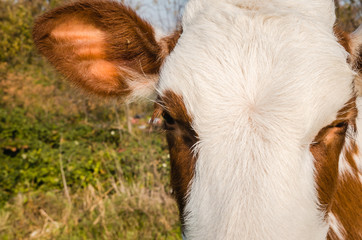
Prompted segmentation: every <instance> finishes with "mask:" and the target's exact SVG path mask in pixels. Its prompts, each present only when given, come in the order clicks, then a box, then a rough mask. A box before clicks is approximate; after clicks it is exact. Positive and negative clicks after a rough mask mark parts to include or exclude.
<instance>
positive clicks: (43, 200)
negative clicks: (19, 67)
mask: <svg viewBox="0 0 362 240" xmlns="http://www.w3.org/2000/svg"><path fill="white" fill-rule="evenodd" d="M44 69H45V70H44ZM47 69H50V68H48V67H46V68H42V69H40V68H31V69H27V70H26V71H15V70H13V69H9V68H7V65H6V64H3V65H1V83H0V84H1V85H0V87H1V94H0V104H1V109H0V140H1V145H0V146H1V151H0V158H1V169H0V171H1V173H0V238H1V239H32V238H33V239H50V238H51V239H52V238H54V239H115V238H117V239H178V238H179V236H180V226H179V223H178V216H177V214H178V213H177V208H176V205H175V202H174V200H173V199H172V197H171V194H170V191H171V189H170V187H169V184H168V182H169V180H168V179H169V155H168V151H167V144H166V142H165V140H164V137H163V134H162V130H152V131H151V130H150V128H149V125H148V123H147V121H148V118H149V117H150V115H151V114H152V104H151V105H150V104H148V105H147V104H145V103H140V104H137V105H136V104H134V105H131V106H130V113H129V114H130V116H133V115H136V113H138V115H141V117H138V118H137V119H133V122H134V124H133V131H132V134H130V133H129V131H128V129H127V121H126V117H125V113H124V109H125V107H124V105H122V104H119V103H117V102H116V101H104V102H103V101H100V100H99V99H92V98H89V97H87V96H86V95H84V94H77V93H76V91H75V90H74V89H72V88H71V86H70V85H69V84H68V83H64V81H61V78H60V77H59V76H57V75H56V74H55V73H54V72H53V71H52V70H47Z"/></svg>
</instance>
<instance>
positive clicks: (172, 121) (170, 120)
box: [162, 110, 176, 125]
mask: <svg viewBox="0 0 362 240" xmlns="http://www.w3.org/2000/svg"><path fill="white" fill-rule="evenodd" d="M162 117H163V119H164V120H165V123H166V124H168V125H174V124H175V122H176V121H175V119H174V118H173V117H172V116H171V115H170V113H168V112H167V111H165V110H163V112H162Z"/></svg>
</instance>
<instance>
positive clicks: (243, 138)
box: [158, 0, 354, 240]
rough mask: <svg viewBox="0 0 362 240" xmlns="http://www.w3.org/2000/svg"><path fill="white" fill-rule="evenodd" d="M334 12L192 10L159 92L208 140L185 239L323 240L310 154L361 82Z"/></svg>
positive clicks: (286, 4) (294, 5)
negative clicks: (178, 100)
mask: <svg viewBox="0 0 362 240" xmlns="http://www.w3.org/2000/svg"><path fill="white" fill-rule="evenodd" d="M251 6H254V7H255V6H257V7H255V8H252V7H251ZM310 6H313V7H315V8H316V9H313V8H312V7H310ZM333 11H334V9H333V7H332V1H300V0H298V1H281V0H274V1H273V0H269V1H232V0H218V1H216V0H211V1H204V0H203V1H196V0H191V1H190V2H189V4H188V6H187V7H186V10H185V17H184V22H183V26H184V32H183V35H182V36H181V38H180V39H179V42H178V44H177V46H176V48H175V49H174V51H173V52H172V53H171V55H170V56H169V57H168V59H167V60H166V63H165V65H164V67H163V69H162V72H161V78H160V82H159V86H158V91H159V92H160V93H161V94H162V92H164V91H166V90H172V91H174V92H175V93H177V94H179V95H181V96H182V97H183V100H184V103H185V105H186V108H187V110H188V112H189V114H190V115H191V116H192V119H193V123H192V124H193V127H194V129H195V131H196V132H197V134H198V136H199V139H200V141H199V143H198V144H197V146H196V147H195V151H197V152H198V159H197V163H196V169H195V177H194V179H193V181H192V184H191V188H190V192H189V197H188V199H187V200H188V202H187V205H186V211H187V213H188V214H187V216H186V236H187V237H188V238H190V239H308V240H310V239H324V238H325V235H326V233H327V229H328V226H327V224H326V222H324V221H323V217H322V215H323V214H322V213H321V212H320V211H319V210H318V203H317V194H316V190H315V182H314V175H313V169H314V165H313V161H314V160H313V157H312V156H311V154H310V152H309V144H310V143H311V142H312V140H313V138H314V137H315V136H316V134H317V133H318V131H319V130H320V129H321V128H322V127H324V126H326V125H328V124H329V123H331V122H332V121H333V120H335V118H336V116H337V112H338V110H340V109H341V108H342V107H343V105H344V104H345V103H346V102H347V101H348V100H349V99H350V98H351V97H352V94H353V93H352V81H353V78H354V73H353V71H352V70H351V69H350V67H349V66H348V64H347V63H346V58H347V53H346V52H345V51H344V49H343V48H342V47H341V46H340V45H339V44H338V43H337V41H336V39H335V37H334V35H333V29H332V26H333V22H334V14H333ZM318 13H319V14H318ZM320 13H325V14H320Z"/></svg>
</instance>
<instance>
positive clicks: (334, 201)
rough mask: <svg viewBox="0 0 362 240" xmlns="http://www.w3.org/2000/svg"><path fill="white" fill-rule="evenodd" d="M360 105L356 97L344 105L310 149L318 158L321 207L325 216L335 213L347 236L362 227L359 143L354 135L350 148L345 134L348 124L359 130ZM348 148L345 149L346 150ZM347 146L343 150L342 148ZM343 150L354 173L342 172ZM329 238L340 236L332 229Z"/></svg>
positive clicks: (355, 233) (318, 187)
mask: <svg viewBox="0 0 362 240" xmlns="http://www.w3.org/2000/svg"><path fill="white" fill-rule="evenodd" d="M356 118H357V108H356V103H355V98H354V99H352V100H351V101H350V102H349V103H348V104H347V105H346V107H345V108H343V109H342V110H341V111H340V112H339V114H338V117H337V120H336V121H335V122H333V123H332V124H331V125H329V126H327V127H325V128H323V129H322V130H321V131H320V132H319V133H318V135H317V137H316V138H315V140H314V142H315V143H314V144H312V145H311V147H310V150H311V152H312V154H313V156H314V158H315V167H316V183H317V191H318V197H319V203H320V205H321V210H322V211H325V214H326V215H325V217H326V218H327V215H328V213H329V212H331V213H333V214H334V216H335V217H336V219H337V220H338V221H339V222H340V225H341V226H342V227H343V228H344V230H345V231H343V233H345V234H346V239H359V238H360V237H361V235H360V236H359V237H357V235H358V234H361V230H362V222H361V220H362V201H361V200H360V199H361V196H362V185H361V182H360V181H359V178H358V171H359V170H358V168H357V165H356V162H355V161H356V160H355V159H354V156H356V155H357V154H358V147H357V145H356V143H355V142H354V140H353V139H350V141H351V142H352V144H351V146H350V147H349V148H346V146H344V145H345V138H346V137H352V136H346V131H347V128H348V126H349V127H350V128H351V129H353V133H350V134H355V133H356ZM344 148H345V149H344ZM343 149H344V150H343ZM342 150H343V151H342ZM340 154H344V157H345V159H346V160H347V161H348V163H349V165H350V166H351V169H352V170H353V172H354V174H353V176H352V175H350V174H342V175H340V174H339V159H340ZM328 239H338V237H337V235H336V234H335V233H334V232H333V230H332V229H331V230H330V232H329V234H328Z"/></svg>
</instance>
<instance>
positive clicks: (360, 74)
mask: <svg viewBox="0 0 362 240" xmlns="http://www.w3.org/2000/svg"><path fill="white" fill-rule="evenodd" d="M350 38H351V40H350V46H351V57H350V58H351V59H350V61H351V65H352V68H353V70H355V71H356V73H357V77H356V79H355V87H356V90H357V92H358V95H360V96H361V95H362V25H361V26H359V28H358V29H357V30H356V31H354V32H353V33H352V34H351V35H350Z"/></svg>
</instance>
